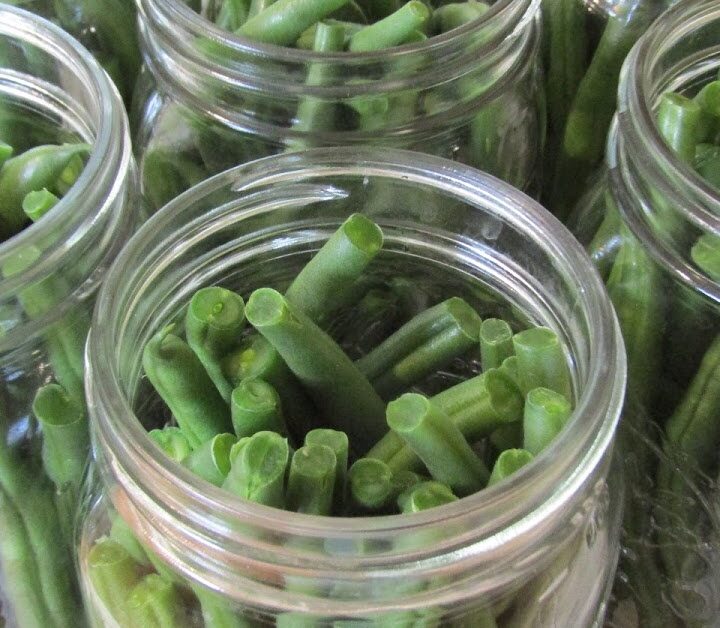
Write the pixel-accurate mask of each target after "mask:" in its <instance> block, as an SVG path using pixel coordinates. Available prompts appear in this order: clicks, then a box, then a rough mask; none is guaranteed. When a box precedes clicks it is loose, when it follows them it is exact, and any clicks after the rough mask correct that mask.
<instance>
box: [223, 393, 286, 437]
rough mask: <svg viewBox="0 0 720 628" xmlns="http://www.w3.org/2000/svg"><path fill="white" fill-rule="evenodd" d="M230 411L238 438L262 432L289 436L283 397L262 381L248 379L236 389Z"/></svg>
mask: <svg viewBox="0 0 720 628" xmlns="http://www.w3.org/2000/svg"><path fill="white" fill-rule="evenodd" d="M230 412H231V416H232V424H233V429H234V430H235V434H236V435H237V436H238V438H242V437H243V436H252V435H253V434H254V433H255V432H262V431H270V432H280V433H281V434H287V427H286V426H285V420H284V419H283V415H282V410H281V405H280V396H279V395H278V393H277V391H276V390H275V389H274V388H273V387H272V386H271V385H270V384H268V383H267V382H265V381H263V380H261V379H247V380H244V381H242V382H241V383H240V385H239V386H238V387H237V388H235V389H234V390H233V392H232V397H231V401H230Z"/></svg>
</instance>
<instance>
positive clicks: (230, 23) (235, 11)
mask: <svg viewBox="0 0 720 628" xmlns="http://www.w3.org/2000/svg"><path fill="white" fill-rule="evenodd" d="M248 16H249V7H248V5H247V0H223V2H222V4H221V5H220V10H219V11H218V13H217V16H216V17H215V24H216V25H217V26H218V27H220V28H222V29H225V30H226V31H236V30H237V29H238V28H240V27H241V26H242V25H243V24H244V23H245V20H246V19H247V18H248Z"/></svg>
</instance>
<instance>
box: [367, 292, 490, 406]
mask: <svg viewBox="0 0 720 628" xmlns="http://www.w3.org/2000/svg"><path fill="white" fill-rule="evenodd" d="M481 322H482V321H481V319H480V317H479V316H478V314H477V313H476V312H475V310H474V309H473V308H472V307H470V306H469V305H468V304H467V303H466V302H465V301H463V300H462V299H460V298H458V297H453V298H451V299H448V300H447V301H443V302H442V303H440V304H438V305H436V306H434V307H431V308H429V309H427V310H425V311H424V312H422V313H421V314H418V315H417V316H415V317H414V318H413V319H411V320H410V321H409V322H408V323H406V324H405V325H403V326H402V327H401V328H400V329H399V330H398V331H397V332H395V333H394V334H392V335H391V336H390V337H389V338H387V339H386V340H385V341H384V342H382V343H381V344H380V345H378V346H377V347H376V348H375V349H373V350H372V351H371V352H370V353H368V354H367V355H366V356H364V357H362V358H360V359H359V360H358V361H357V362H356V365H357V367H358V369H359V370H360V371H361V372H362V373H363V375H365V377H367V378H368V380H370V382H371V383H372V385H373V387H374V388H375V390H376V391H377V392H378V394H379V395H380V396H381V397H383V398H384V399H390V398H392V397H394V396H396V395H397V394H399V393H400V392H401V391H403V390H406V389H407V388H409V387H410V386H412V385H413V384H415V383H416V382H417V381H419V380H421V379H422V378H423V377H426V376H427V375H429V374H431V373H433V372H435V371H437V370H439V369H441V368H443V367H444V366H446V365H447V364H448V363H449V362H451V361H452V360H453V359H454V358H456V357H458V356H460V355H462V354H463V353H465V352H466V351H468V349H470V348H471V347H473V346H476V345H477V342H478V340H479V337H480V326H481Z"/></svg>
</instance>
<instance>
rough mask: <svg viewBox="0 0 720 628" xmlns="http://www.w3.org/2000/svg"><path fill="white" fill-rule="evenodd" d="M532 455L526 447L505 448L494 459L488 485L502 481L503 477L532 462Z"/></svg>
mask: <svg viewBox="0 0 720 628" xmlns="http://www.w3.org/2000/svg"><path fill="white" fill-rule="evenodd" d="M533 457H534V456H533V455H532V454H531V453H530V452H529V451H528V450H527V449H506V450H505V451H503V452H502V453H501V454H500V455H499V456H498V459H497V460H496V461H495V465H494V466H493V469H492V473H491V474H490V479H489V480H488V486H492V485H493V484H497V483H498V482H502V481H503V480H504V479H505V478H507V477H509V476H511V475H512V474H513V473H515V472H516V471H518V470H519V469H521V468H522V467H524V466H525V465H526V464H529V463H530V462H532V459H533Z"/></svg>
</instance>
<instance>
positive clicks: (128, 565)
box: [86, 539, 142, 625]
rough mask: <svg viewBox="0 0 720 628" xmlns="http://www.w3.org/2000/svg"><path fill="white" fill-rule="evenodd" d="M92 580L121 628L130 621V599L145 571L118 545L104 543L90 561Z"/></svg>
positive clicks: (94, 550)
mask: <svg viewBox="0 0 720 628" xmlns="http://www.w3.org/2000/svg"><path fill="white" fill-rule="evenodd" d="M86 561H87V570H88V577H89V579H90V582H91V584H92V588H93V592H94V593H95V594H97V596H98V598H100V601H101V602H102V603H103V605H104V606H105V608H106V609H107V610H108V612H109V613H110V614H111V615H112V617H113V619H115V620H116V621H117V622H118V623H119V624H120V625H124V624H126V623H127V621H128V617H127V599H128V597H129V596H130V593H131V592H132V590H133V588H134V587H135V585H136V584H138V583H139V582H140V579H141V578H142V569H141V567H140V565H139V564H138V563H137V562H135V560H134V559H133V557H132V556H130V554H129V553H128V552H127V551H126V550H125V549H124V548H123V547H122V546H121V545H119V544H118V543H116V542H115V541H112V540H110V539H101V540H99V541H97V542H96V543H95V545H93V546H92V548H91V549H90V551H89V552H88V555H87V558H86Z"/></svg>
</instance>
